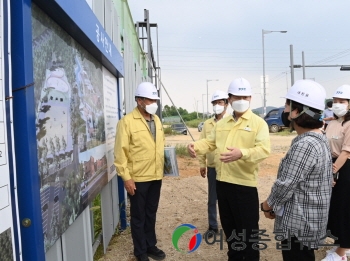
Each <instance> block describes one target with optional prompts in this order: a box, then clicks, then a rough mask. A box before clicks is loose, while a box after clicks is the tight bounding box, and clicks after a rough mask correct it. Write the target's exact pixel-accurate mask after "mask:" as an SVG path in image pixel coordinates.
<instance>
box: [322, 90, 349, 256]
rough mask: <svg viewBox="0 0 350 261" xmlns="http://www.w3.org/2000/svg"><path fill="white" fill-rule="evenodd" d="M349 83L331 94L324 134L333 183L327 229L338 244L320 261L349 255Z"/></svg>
mask: <svg viewBox="0 0 350 261" xmlns="http://www.w3.org/2000/svg"><path fill="white" fill-rule="evenodd" d="M349 100H350V85H342V86H340V87H339V88H338V89H337V90H336V91H335V93H334V95H333V107H332V108H333V113H334V115H335V118H336V119H335V120H332V121H331V122H330V123H329V124H328V127H327V130H326V135H327V138H328V141H329V144H330V147H331V152H332V157H333V173H335V175H334V178H335V180H334V181H335V184H334V187H333V189H332V198H331V206H330V209H329V220H328V229H329V230H330V232H331V234H332V235H333V236H335V237H337V238H338V239H337V240H335V242H334V244H337V245H339V247H334V248H333V249H331V250H329V251H327V252H328V254H327V256H326V257H325V258H324V259H322V260H323V261H338V260H347V259H346V255H348V256H350V226H349V222H350V200H349V199H348V198H349V189H350V111H349V109H350V105H349Z"/></svg>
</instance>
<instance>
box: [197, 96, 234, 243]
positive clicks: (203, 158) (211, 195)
mask: <svg viewBox="0 0 350 261" xmlns="http://www.w3.org/2000/svg"><path fill="white" fill-rule="evenodd" d="M211 103H212V105H213V111H214V116H213V117H211V118H210V119H208V120H206V121H205V122H204V124H203V129H202V133H201V135H200V139H204V138H206V137H207V136H209V135H210V133H211V131H212V130H213V128H214V126H215V124H216V123H217V122H218V121H219V120H221V119H222V118H223V117H224V116H226V115H225V113H226V109H227V104H228V95H227V93H226V92H223V91H220V90H217V91H215V92H214V93H213V96H212V98H211ZM214 157H215V152H214V151H213V152H208V153H206V154H203V155H198V160H199V172H200V174H201V176H202V177H203V178H205V176H207V178H208V222H209V228H208V231H207V232H206V233H207V237H208V238H211V237H213V236H214V234H216V233H218V221H217V213H216V212H217V211H216V201H217V197H216V171H215V160H214Z"/></svg>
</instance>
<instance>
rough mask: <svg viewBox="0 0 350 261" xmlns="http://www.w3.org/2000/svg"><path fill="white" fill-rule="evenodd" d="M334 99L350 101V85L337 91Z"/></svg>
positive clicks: (343, 86)
mask: <svg viewBox="0 0 350 261" xmlns="http://www.w3.org/2000/svg"><path fill="white" fill-rule="evenodd" d="M333 98H340V99H347V100H350V85H347V84H344V85H342V86H340V87H338V89H337V90H336V91H335V93H334V94H333Z"/></svg>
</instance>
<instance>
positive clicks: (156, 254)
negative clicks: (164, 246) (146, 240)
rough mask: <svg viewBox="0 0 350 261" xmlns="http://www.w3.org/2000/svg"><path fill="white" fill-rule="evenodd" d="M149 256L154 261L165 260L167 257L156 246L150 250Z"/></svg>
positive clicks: (148, 251) (148, 250)
mask: <svg viewBox="0 0 350 261" xmlns="http://www.w3.org/2000/svg"><path fill="white" fill-rule="evenodd" d="M147 255H148V256H149V257H150V258H152V259H154V260H163V259H164V258H165V256H166V255H165V253H164V251H162V250H160V249H159V248H158V247H156V246H154V247H150V248H148V249H147Z"/></svg>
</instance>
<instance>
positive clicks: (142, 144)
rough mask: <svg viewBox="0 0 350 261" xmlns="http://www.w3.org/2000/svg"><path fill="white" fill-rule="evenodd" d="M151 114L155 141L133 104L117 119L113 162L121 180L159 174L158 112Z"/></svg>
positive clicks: (161, 134)
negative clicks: (132, 108)
mask: <svg viewBox="0 0 350 261" xmlns="http://www.w3.org/2000/svg"><path fill="white" fill-rule="evenodd" d="M153 117H154V123H155V126H156V141H154V138H153V136H152V133H151V131H150V129H149V126H148V124H147V122H146V120H145V118H144V117H143V116H142V114H141V113H140V111H139V110H138V108H137V107H136V108H135V109H134V110H133V111H132V112H130V113H129V114H127V115H125V116H124V117H123V118H122V119H121V120H120V121H119V122H118V125H117V133H116V138H115V145H114V165H115V166H116V169H117V173H118V175H119V176H120V177H121V178H122V179H123V180H124V181H126V180H129V179H133V180H134V181H135V182H144V181H152V180H160V179H162V178H163V174H164V173H163V172H164V140H165V139H164V131H163V126H162V123H161V121H160V120H159V118H158V116H157V115H153Z"/></svg>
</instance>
